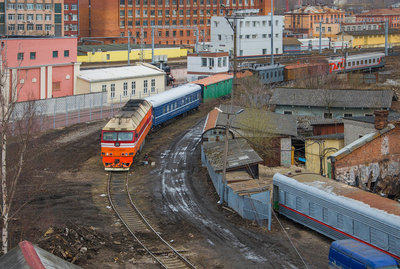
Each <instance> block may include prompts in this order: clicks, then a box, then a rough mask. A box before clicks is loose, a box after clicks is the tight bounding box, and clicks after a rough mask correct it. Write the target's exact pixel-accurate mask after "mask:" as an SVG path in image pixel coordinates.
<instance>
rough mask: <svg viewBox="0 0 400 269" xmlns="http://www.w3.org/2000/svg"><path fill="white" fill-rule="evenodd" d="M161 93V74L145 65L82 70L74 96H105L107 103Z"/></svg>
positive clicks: (162, 77)
mask: <svg viewBox="0 0 400 269" xmlns="http://www.w3.org/2000/svg"><path fill="white" fill-rule="evenodd" d="M163 91H165V73H164V71H162V70H161V69H159V68H157V67H155V66H153V65H150V64H146V63H139V64H137V65H134V66H123V67H113V68H101V69H90V70H82V71H80V74H79V76H78V81H77V91H76V92H75V94H84V93H93V92H107V100H108V103H118V102H126V101H128V100H129V99H141V98H144V97H147V96H150V95H154V94H157V93H161V92H163Z"/></svg>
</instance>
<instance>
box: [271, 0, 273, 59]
mask: <svg viewBox="0 0 400 269" xmlns="http://www.w3.org/2000/svg"><path fill="white" fill-rule="evenodd" d="M271 65H274V0H271Z"/></svg>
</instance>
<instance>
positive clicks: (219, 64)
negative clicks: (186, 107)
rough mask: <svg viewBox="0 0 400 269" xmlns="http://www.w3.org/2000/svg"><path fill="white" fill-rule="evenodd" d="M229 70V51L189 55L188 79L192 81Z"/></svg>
mask: <svg viewBox="0 0 400 269" xmlns="http://www.w3.org/2000/svg"><path fill="white" fill-rule="evenodd" d="M228 71H229V53H228V52H200V53H193V54H188V56H187V81H188V82H192V81H195V80H198V79H202V78H205V77H208V76H212V75H216V74H226V73H228Z"/></svg>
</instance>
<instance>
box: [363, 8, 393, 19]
mask: <svg viewBox="0 0 400 269" xmlns="http://www.w3.org/2000/svg"><path fill="white" fill-rule="evenodd" d="M376 15H400V8H381V9H373V10H370V11H367V12H364V13H361V14H357V17H362V16H376Z"/></svg>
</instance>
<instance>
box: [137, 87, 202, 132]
mask: <svg viewBox="0 0 400 269" xmlns="http://www.w3.org/2000/svg"><path fill="white" fill-rule="evenodd" d="M145 100H146V101H148V102H150V103H151V104H152V105H153V126H157V125H160V124H162V123H164V122H166V121H168V120H170V119H173V118H175V117H177V116H179V115H181V114H183V113H186V112H188V111H190V110H192V109H195V108H197V107H199V106H200V103H201V87H200V85H197V84H191V83H188V84H184V85H181V86H178V87H176V88H172V89H171V90H168V91H165V92H163V93H160V94H157V95H153V96H150V97H147V98H145Z"/></svg>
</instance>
